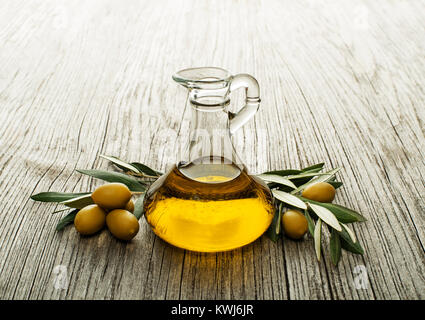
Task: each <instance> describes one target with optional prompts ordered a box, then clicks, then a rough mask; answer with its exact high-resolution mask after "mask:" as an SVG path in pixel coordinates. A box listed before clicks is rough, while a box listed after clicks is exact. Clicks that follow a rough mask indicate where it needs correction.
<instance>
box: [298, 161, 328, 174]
mask: <svg viewBox="0 0 425 320" xmlns="http://www.w3.org/2000/svg"><path fill="white" fill-rule="evenodd" d="M324 165H325V163H324V162H321V163H318V164H313V165H312V166H309V167H306V168H304V169H302V170H301V171H302V172H307V171H315V170H316V171H320V170H322V169H323V166H324Z"/></svg>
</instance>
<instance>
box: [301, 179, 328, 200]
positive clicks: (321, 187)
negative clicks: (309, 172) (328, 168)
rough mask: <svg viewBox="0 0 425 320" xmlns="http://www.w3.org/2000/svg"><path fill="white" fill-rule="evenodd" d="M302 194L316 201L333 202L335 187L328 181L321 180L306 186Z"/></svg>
mask: <svg viewBox="0 0 425 320" xmlns="http://www.w3.org/2000/svg"><path fill="white" fill-rule="evenodd" d="M302 196H303V197H304V198H307V199H310V200H314V201H319V202H332V200H333V199H334V198H335V188H334V187H333V186H332V185H331V184H329V183H327V182H319V183H315V184H313V185H311V186H310V187H308V188H306V189H305V190H304V191H303V192H302Z"/></svg>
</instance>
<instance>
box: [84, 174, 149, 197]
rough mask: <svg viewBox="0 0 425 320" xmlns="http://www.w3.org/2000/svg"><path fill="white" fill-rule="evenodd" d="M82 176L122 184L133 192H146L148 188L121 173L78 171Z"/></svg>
mask: <svg viewBox="0 0 425 320" xmlns="http://www.w3.org/2000/svg"><path fill="white" fill-rule="evenodd" d="M77 171H78V172H80V173H82V174H86V175H88V176H91V177H95V178H98V179H101V180H105V181H107V182H120V183H123V184H125V185H126V186H127V187H128V188H129V189H130V190H131V191H141V192H142V191H145V190H146V186H145V184H144V183H143V182H141V181H138V180H137V179H136V178H133V177H131V176H128V175H126V174H123V173H119V172H110V171H103V170H81V169H80V170H77Z"/></svg>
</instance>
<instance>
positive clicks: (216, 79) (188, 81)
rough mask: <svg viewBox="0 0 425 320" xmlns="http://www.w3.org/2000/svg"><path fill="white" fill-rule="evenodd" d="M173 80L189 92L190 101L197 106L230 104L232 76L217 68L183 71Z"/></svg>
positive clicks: (174, 76) (176, 74)
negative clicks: (229, 95)
mask: <svg viewBox="0 0 425 320" xmlns="http://www.w3.org/2000/svg"><path fill="white" fill-rule="evenodd" d="M173 80H174V81H176V82H177V83H178V84H180V85H182V86H183V87H185V88H187V89H188V90H189V99H190V101H191V102H192V104H193V105H196V106H206V107H208V106H223V105H226V104H227V103H228V102H229V98H228V94H229V91H230V83H231V81H232V75H231V74H230V72H228V71H227V70H225V69H222V68H217V67H199V68H190V69H183V70H180V71H178V72H177V73H175V74H174V75H173Z"/></svg>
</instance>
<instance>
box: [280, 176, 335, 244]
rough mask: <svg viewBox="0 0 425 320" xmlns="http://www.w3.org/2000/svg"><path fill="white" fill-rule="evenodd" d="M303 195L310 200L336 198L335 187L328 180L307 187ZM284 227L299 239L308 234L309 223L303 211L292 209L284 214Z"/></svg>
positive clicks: (287, 233) (288, 234)
mask: <svg viewBox="0 0 425 320" xmlns="http://www.w3.org/2000/svg"><path fill="white" fill-rule="evenodd" d="M301 195H302V196H303V197H304V198H306V199H309V200H314V201H318V202H332V201H333V199H334V198H335V188H334V187H333V186H332V185H331V184H329V183H327V182H319V183H315V184H313V185H311V186H309V187H308V188H306V189H305V190H304V191H303V192H302V194H301ZM282 227H283V232H284V233H285V235H286V236H288V237H289V238H291V239H295V240H297V239H301V238H302V237H304V235H305V234H306V232H307V230H308V223H307V219H306V217H305V216H304V214H303V213H302V212H300V211H298V210H292V209H291V210H288V211H286V212H285V213H284V214H283V215H282Z"/></svg>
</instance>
